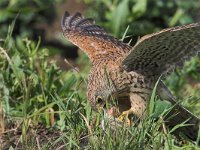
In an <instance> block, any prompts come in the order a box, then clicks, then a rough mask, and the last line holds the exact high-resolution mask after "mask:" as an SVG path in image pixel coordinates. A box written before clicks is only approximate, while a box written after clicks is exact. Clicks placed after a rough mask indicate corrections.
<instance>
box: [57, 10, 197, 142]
mask: <svg viewBox="0 0 200 150" xmlns="http://www.w3.org/2000/svg"><path fill="white" fill-rule="evenodd" d="M61 25H62V30H63V34H64V36H65V37H66V38H67V39H68V40H69V41H71V42H72V43H73V44H75V45H77V46H78V47H79V48H80V49H82V50H83V51H84V52H85V53H86V54H87V55H88V57H89V58H90V60H91V62H92V68H91V71H90V75H89V79H88V90H87V97H88V101H89V102H90V103H91V106H92V107H93V108H94V109H95V110H98V109H99V108H100V107H104V106H105V102H106V100H108V101H109V102H110V103H115V102H116V103H117V106H118V108H119V113H122V115H120V117H121V116H123V115H133V116H135V117H137V118H143V117H145V114H146V109H147V106H148V104H149V99H150V95H151V92H152V89H153V87H154V86H155V83H156V81H157V80H158V78H159V77H160V76H161V75H163V74H165V73H166V72H169V71H171V70H172V69H173V68H174V67H176V66H178V65H181V64H183V63H184V62H185V60H187V59H188V58H190V57H191V56H194V55H195V54H197V52H198V51H200V42H199V39H200V23H195V24H190V25H186V26H179V27H174V28H169V29H165V30H162V31H160V32H157V33H153V34H150V35H146V36H144V37H142V38H141V39H140V40H139V41H138V42H137V43H136V44H135V46H134V47H131V46H129V45H127V44H125V43H123V42H121V41H119V40H117V39H116V38H114V37H112V36H110V35H109V34H108V33H107V32H106V31H105V30H104V29H103V28H101V27H100V26H98V25H95V22H94V21H93V20H92V19H85V18H84V17H83V16H82V15H81V14H80V13H76V14H75V15H73V16H69V14H68V13H65V15H64V16H63V18H62V22H61ZM157 94H158V95H159V96H160V98H161V99H165V100H169V101H170V102H172V103H173V104H175V103H176V102H175V98H174V97H173V96H172V94H171V93H170V92H169V90H168V89H167V88H166V87H165V86H164V84H163V83H162V82H161V81H160V83H159V86H158V89H157ZM111 97H114V98H115V99H117V101H115V102H113V101H112V98H111ZM109 111H110V110H108V112H109ZM174 112H179V113H178V115H176V116H175V117H173V118H171V119H169V121H168V122H167V124H168V125H169V126H172V127H173V126H175V125H176V124H179V123H181V122H183V121H185V120H187V119H189V121H188V122H187V123H189V124H193V125H192V126H190V127H183V128H180V129H178V130H177V132H183V134H185V135H186V136H188V137H189V138H190V139H192V140H195V139H196V138H197V132H198V129H199V122H200V120H199V118H197V117H196V116H194V115H192V114H191V113H190V112H188V111H187V110H185V109H184V108H182V107H181V106H180V105H176V106H175V107H174V109H172V111H171V112H170V113H174ZM112 115H114V114H112Z"/></svg>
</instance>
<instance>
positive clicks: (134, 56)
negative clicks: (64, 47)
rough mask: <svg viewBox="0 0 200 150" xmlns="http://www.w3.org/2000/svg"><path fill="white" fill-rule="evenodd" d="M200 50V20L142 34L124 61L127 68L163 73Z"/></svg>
mask: <svg viewBox="0 0 200 150" xmlns="http://www.w3.org/2000/svg"><path fill="white" fill-rule="evenodd" d="M199 51H200V23H194V24H189V25H185V26H178V27H174V28H168V29H164V30H161V31H160V32H157V33H153V34H150V35H146V36H144V37H142V38H141V39H140V40H139V41H138V42H137V43H136V45H135V46H134V47H133V49H132V50H131V51H130V52H129V54H128V55H127V56H126V57H125V59H124V60H123V62H122V66H123V68H124V69H125V70H127V71H135V72H138V73H141V74H143V75H146V76H152V75H153V76H154V75H155V76H156V75H158V76H160V75H161V74H163V73H166V72H168V71H170V70H172V69H173V68H174V67H176V66H178V65H182V64H183V63H184V62H185V61H186V60H188V59H190V58H191V56H194V55H196V54H197V53H198V52H199Z"/></svg>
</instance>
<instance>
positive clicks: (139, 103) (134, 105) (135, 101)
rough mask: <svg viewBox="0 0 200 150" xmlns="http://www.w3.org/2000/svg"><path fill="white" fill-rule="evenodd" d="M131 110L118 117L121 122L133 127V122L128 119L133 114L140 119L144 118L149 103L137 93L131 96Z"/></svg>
mask: <svg viewBox="0 0 200 150" xmlns="http://www.w3.org/2000/svg"><path fill="white" fill-rule="evenodd" d="M130 102H131V108H130V109H128V110H126V111H123V112H122V114H121V115H120V116H119V117H118V120H119V121H122V122H125V124H126V125H129V126H130V125H132V124H133V122H132V121H131V120H130V119H129V118H128V116H129V115H131V114H133V115H134V116H136V117H138V118H142V117H143V116H145V115H144V113H145V110H146V106H147V102H146V101H145V100H144V99H143V98H141V97H140V96H139V95H137V94H135V93H131V94H130Z"/></svg>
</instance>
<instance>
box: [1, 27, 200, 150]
mask: <svg viewBox="0 0 200 150" xmlns="http://www.w3.org/2000/svg"><path fill="white" fill-rule="evenodd" d="M12 28H13V27H12V26H11V27H10V30H9V33H8V37H7V38H6V39H5V40H3V41H2V42H1V43H0V46H1V47H0V79H1V80H0V89H1V90H0V100H1V101H0V103H1V105H0V106H1V107H2V108H3V113H4V116H3V117H2V118H1V119H2V120H3V121H4V122H5V123H4V126H5V129H4V130H5V134H4V136H2V137H1V138H0V141H1V142H0V146H1V148H2V149H3V148H5V147H6V148H10V149H12V148H16V149H17V148H23V149H62V148H63V149H108V150H111V149H158V150H159V149H199V148H198V146H197V145H196V144H195V143H192V142H191V141H189V140H186V141H184V142H183V140H180V139H177V138H176V137H174V136H173V135H172V134H170V131H169V130H168V129H167V128H166V127H165V125H164V123H163V120H162V115H161V116H159V117H158V115H157V117H158V119H155V116H153V115H151V116H150V117H149V118H146V119H145V120H144V121H142V122H140V123H139V125H138V126H136V127H126V126H123V125H122V126H118V127H116V129H114V130H113V129H111V128H110V126H109V124H108V122H107V120H106V118H104V116H103V114H101V113H97V112H94V111H92V109H91V107H90V105H89V103H88V102H87V98H86V96H85V92H86V81H85V79H86V74H87V73H86V72H83V73H81V72H75V71H73V70H69V71H62V70H60V69H59V68H58V66H57V65H56V62H55V61H52V60H50V57H49V56H50V54H49V51H48V49H46V48H40V46H39V45H40V40H39V41H38V42H37V43H35V42H33V41H30V40H29V39H21V38H16V41H13V40H12V38H11V35H12V34H11V33H12ZM199 62H200V59H199V58H198V57H196V58H194V59H192V61H190V62H189V63H187V64H186V66H185V67H184V69H183V70H179V69H177V71H176V73H173V74H172V75H171V76H170V77H169V78H168V79H167V80H166V83H167V84H168V86H169V87H171V89H172V90H173V92H174V93H175V94H176V95H178V94H177V93H179V92H181V91H182V88H185V87H187V86H190V85H189V84H187V83H185V82H183V81H184V79H186V78H187V77H188V76H192V77H193V79H195V81H200V78H199V76H200V75H199V73H198V72H197V71H196V70H197V68H198V67H199V64H200V63H199ZM86 70H87V69H86ZM191 91H192V92H191ZM197 91H199V89H195V88H191V87H190V88H189V93H190V92H191V93H192V94H193V96H194V98H189V99H186V100H183V102H184V103H183V104H184V105H185V106H186V107H187V108H189V109H191V110H192V111H193V113H195V114H196V115H198V116H199V115H200V110H199V109H198V108H199V105H200V104H199V103H196V102H198V100H199V98H200V95H199V92H197ZM155 99H156V95H155V93H153V94H152V98H151V105H150V110H151V113H152V114H155V112H154V111H153V110H155V111H157V114H161V112H163V110H159V108H161V107H162V106H164V105H166V103H165V102H161V101H156V102H155V101H154V100H155ZM156 103H157V104H156ZM102 118H103V120H104V128H102ZM172 130H173V129H172Z"/></svg>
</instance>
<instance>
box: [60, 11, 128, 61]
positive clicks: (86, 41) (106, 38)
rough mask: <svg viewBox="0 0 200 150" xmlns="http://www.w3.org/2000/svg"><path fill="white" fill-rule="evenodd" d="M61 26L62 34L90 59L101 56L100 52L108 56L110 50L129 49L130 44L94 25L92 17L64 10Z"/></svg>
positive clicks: (122, 51)
mask: <svg viewBox="0 0 200 150" xmlns="http://www.w3.org/2000/svg"><path fill="white" fill-rule="evenodd" d="M61 26H62V30H63V34H64V36H65V37H66V38H67V39H68V40H69V41H71V42H72V43H73V44H75V45H77V46H78V47H79V48H81V49H82V50H83V51H85V52H86V53H87V54H88V56H89V57H90V59H94V58H95V59H96V58H97V57H99V56H101V57H102V54H106V55H107V56H108V55H110V54H111V53H112V52H113V53H115V54H117V53H120V54H124V53H127V52H128V51H129V50H130V49H131V46H129V45H127V44H125V43H123V42H122V41H119V40H118V39H116V38H114V37H113V36H110V35H109V34H108V33H107V32H106V31H105V30H104V29H103V28H102V27H100V26H98V25H96V24H95V21H94V20H93V19H90V18H84V17H83V16H82V15H81V14H80V13H75V14H74V15H72V16H70V15H69V14H68V13H67V12H65V14H64V16H63V18H62V21H61ZM108 52H109V53H108ZM104 56H105V55H104ZM112 56H113V55H112Z"/></svg>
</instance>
